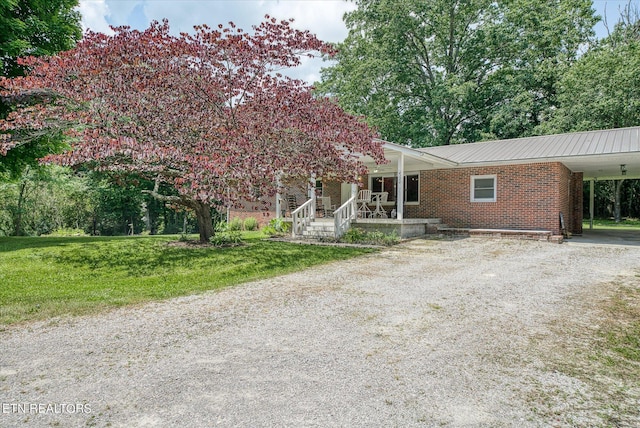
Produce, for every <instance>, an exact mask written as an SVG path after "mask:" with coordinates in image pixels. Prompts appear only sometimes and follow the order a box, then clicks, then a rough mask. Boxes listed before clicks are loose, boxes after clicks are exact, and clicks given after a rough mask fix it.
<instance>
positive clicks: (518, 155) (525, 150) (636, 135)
mask: <svg viewBox="0 0 640 428" xmlns="http://www.w3.org/2000/svg"><path fill="white" fill-rule="evenodd" d="M417 150H419V151H421V152H425V153H429V154H431V155H433V156H437V157H440V158H444V159H448V160H450V161H453V162H455V163H457V164H458V166H471V165H474V164H482V165H491V164H494V165H495V164H504V163H522V162H526V163H530V162H550V161H560V162H562V163H564V164H565V165H567V167H568V168H570V169H571V170H572V171H582V172H583V173H584V175H585V179H586V178H596V177H598V178H613V177H617V178H619V177H618V176H620V165H622V164H625V165H627V170H628V171H629V172H630V175H634V176H637V177H640V126H637V127H631V128H618V129H607V130H601V131H585V132H573V133H570V134H556V135H543V136H537V137H525V138H515V139H509V140H495V141H484V142H479V143H470V144H454V145H449V146H438V147H426V148H421V149H417ZM628 178H631V177H628Z"/></svg>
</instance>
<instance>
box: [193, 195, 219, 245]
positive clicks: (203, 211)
mask: <svg viewBox="0 0 640 428" xmlns="http://www.w3.org/2000/svg"><path fill="white" fill-rule="evenodd" d="M194 208H195V211H196V218H197V219H198V230H199V231H200V242H201V243H203V244H205V243H208V242H209V239H211V237H212V236H213V234H214V230H213V220H212V218H211V207H210V206H209V205H205V204H203V203H202V202H196V203H195V206H194Z"/></svg>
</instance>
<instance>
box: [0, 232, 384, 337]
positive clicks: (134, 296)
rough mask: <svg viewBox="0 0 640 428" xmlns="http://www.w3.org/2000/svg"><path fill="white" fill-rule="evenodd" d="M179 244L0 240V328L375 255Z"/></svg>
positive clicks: (285, 246)
mask: <svg viewBox="0 0 640 428" xmlns="http://www.w3.org/2000/svg"><path fill="white" fill-rule="evenodd" d="M176 240H177V237H176V236H169V237H168V236H160V237H158V236H154V237H68V238H46V237H38V238H0V325H3V324H4V325H6V324H12V323H18V322H23V321H30V320H36V319H47V318H51V317H55V316H60V315H82V314H91V313H96V312H99V311H103V310H108V309H109V308H113V307H118V306H123V305H131V304H136V303H141V302H147V301H152V300H160V299H166V298H170V297H174V296H180V295H186V294H193V293H200V292H203V291H206V290H214V289H218V288H221V287H227V286H231V285H236V284H239V283H242V282H246V281H250V280H255V279H260V278H266V277H271V276H275V275H280V274H283V273H287V272H292V271H296V270H300V269H303V268H305V267H308V266H312V265H316V264H320V263H326V262H329V261H332V260H340V259H346V258H349V257H354V256H357V255H360V254H364V253H367V252H371V251H373V250H371V249H364V248H342V247H331V246H315V245H300V244H292V243H285V242H274V241H269V240H265V239H262V237H261V234H259V233H255V232H254V233H252V234H248V235H247V238H246V244H245V245H243V246H239V247H229V248H214V247H206V248H202V247H185V246H175V245H169V243H170V242H174V243H175V242H176Z"/></svg>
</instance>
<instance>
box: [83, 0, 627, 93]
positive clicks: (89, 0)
mask: <svg viewBox="0 0 640 428" xmlns="http://www.w3.org/2000/svg"><path fill="white" fill-rule="evenodd" d="M628 2H629V0H593V5H594V6H593V7H594V9H595V10H596V13H597V14H599V15H600V16H603V17H604V16H605V13H606V16H607V20H608V22H609V24H610V27H611V28H612V27H613V24H615V22H616V21H617V18H618V11H619V9H620V8H622V7H624V6H625V5H626V4H627V3H628ZM631 2H632V3H633V4H638V5H640V0H631ZM354 8H355V5H354V3H353V2H350V1H345V0H235V1H234V0H199V1H198V0H80V13H81V14H82V25H83V28H84V29H91V30H93V31H99V32H104V33H108V32H109V31H110V29H109V26H110V25H113V26H121V25H128V26H130V27H132V28H134V29H144V28H147V27H148V26H149V23H150V22H151V21H153V20H158V21H160V20H162V19H163V18H167V19H169V25H170V26H171V30H172V32H175V33H176V34H177V33H179V32H191V31H192V29H193V26H194V25H199V24H208V25H209V26H212V27H215V26H217V25H218V24H227V23H228V22H229V21H233V22H234V23H235V24H236V25H238V26H239V27H240V28H243V29H245V30H250V29H251V26H252V25H254V24H258V23H260V22H261V21H262V20H263V18H264V16H265V15H267V14H268V15H270V16H273V17H275V18H278V19H289V18H294V19H295V21H294V23H293V25H294V27H296V28H299V29H301V30H310V31H311V32H312V33H315V34H316V35H317V36H318V38H320V39H321V40H324V41H326V42H340V41H342V40H344V38H345V37H346V36H347V29H346V27H345V25H344V22H343V21H342V16H343V15H344V13H345V12H347V11H350V10H353V9H354ZM596 33H597V35H598V37H603V36H605V35H606V29H605V27H604V25H602V23H601V24H598V26H597V27H596ZM303 61H304V62H303V65H302V66H300V67H298V69H296V70H295V72H294V73H292V74H291V75H292V77H297V78H300V79H303V80H305V81H307V82H309V83H313V82H314V81H318V80H320V68H321V67H326V66H328V64H327V63H323V62H322V61H321V60H319V59H308V58H305V59H304V60H303Z"/></svg>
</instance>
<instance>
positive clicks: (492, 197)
mask: <svg viewBox="0 0 640 428" xmlns="http://www.w3.org/2000/svg"><path fill="white" fill-rule="evenodd" d="M495 201H496V176H495V175H473V176H471V202H495Z"/></svg>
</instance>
